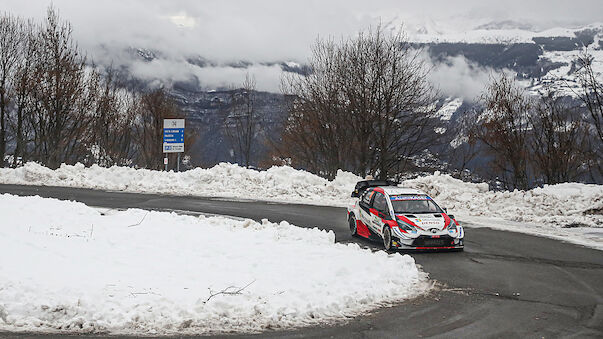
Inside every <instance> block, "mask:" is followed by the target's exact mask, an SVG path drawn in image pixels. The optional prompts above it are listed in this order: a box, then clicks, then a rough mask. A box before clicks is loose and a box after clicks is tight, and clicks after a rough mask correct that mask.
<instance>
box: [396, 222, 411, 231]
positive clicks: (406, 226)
mask: <svg viewBox="0 0 603 339" xmlns="http://www.w3.org/2000/svg"><path fill="white" fill-rule="evenodd" d="M396 221H397V222H398V227H400V228H401V229H403V230H405V231H408V232H411V231H414V230H415V228H414V227H412V226H410V225H409V224H407V223H405V222H404V221H401V220H396Z"/></svg>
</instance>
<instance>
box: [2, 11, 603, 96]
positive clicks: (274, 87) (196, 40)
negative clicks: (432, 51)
mask: <svg viewBox="0 0 603 339" xmlns="http://www.w3.org/2000/svg"><path fill="white" fill-rule="evenodd" d="M51 3H52V4H53V5H54V6H55V7H56V8H57V9H58V10H59V11H60V13H61V15H62V17H63V18H65V19H66V20H69V21H70V22H71V23H72V24H73V28H74V35H75V37H76V39H77V40H78V42H79V44H80V46H81V47H82V48H83V49H84V50H86V51H87V52H88V54H89V56H90V57H91V58H92V59H93V60H94V61H95V62H96V63H98V64H101V65H103V64H104V65H106V64H109V63H111V62H113V63H114V64H116V65H124V66H127V67H128V69H129V70H130V71H131V72H132V73H133V74H134V75H135V76H137V77H139V78H141V79H144V80H148V81H152V80H159V81H164V82H174V81H185V82H193V83H194V82H198V85H199V86H200V88H204V89H212V88H217V87H227V86H229V85H231V84H235V83H239V82H240V81H241V80H242V79H243V77H244V74H245V73H247V72H249V73H251V74H253V75H254V76H255V77H256V79H257V85H258V88H259V89H261V90H266V91H272V92H277V91H278V89H279V84H280V76H281V72H282V69H283V67H281V66H279V64H280V63H283V62H294V63H299V64H303V63H304V62H305V60H306V59H307V57H308V55H309V54H310V48H311V45H312V43H313V42H314V41H315V39H316V38H317V37H318V36H321V37H333V38H335V39H339V38H341V37H345V36H350V35H354V34H356V33H357V32H358V31H360V30H363V29H366V28H367V27H369V26H371V25H373V26H374V25H378V24H380V23H381V24H382V25H385V26H387V27H391V28H392V29H399V28H400V27H402V26H403V27H404V29H405V31H406V32H407V33H408V35H409V38H410V39H411V40H413V39H414V40H417V41H423V42H425V41H426V40H427V41H431V40H439V39H444V40H449V39H450V38H451V37H453V39H463V37H465V38H467V37H468V36H467V34H466V32H469V31H475V30H476V29H477V30H478V31H491V32H492V31H494V32H496V31H497V30H498V31H500V30H506V31H507V32H511V33H505V34H503V37H502V38H503V39H506V38H508V34H511V35H512V34H513V32H519V33H521V34H524V35H525V34H526V32H541V31H543V30H547V29H551V28H555V27H565V28H572V27H579V26H585V25H587V24H591V23H593V22H597V21H603V18H602V17H601V13H603V1H598V0H578V1H546V0H536V1H534V0H532V1H517V0H512V1H505V2H500V1H484V0H481V1H479V0H465V1H454V2H452V1H442V0H435V1H421V2H417V1H395V0H377V1H370V2H367V1H360V0H351V1H349V0H348V1H343V0H332V1H318V0H309V1H283V0H258V1H243V0H238V1H234V0H230V1H229V0H227V1H154V0H126V1H123V0H120V1H117V0H109V1H94V2H93V1H85V2H83V1H79V0H54V1H50V0H28V1H22V0H0V8H2V9H4V10H5V11H8V12H11V13H13V14H16V15H21V16H25V17H34V18H40V17H42V16H44V15H45V9H46V7H47V6H49V5H50V4H51ZM522 32H523V33H522ZM521 34H520V35H521ZM528 34H529V33H528ZM480 36H481V35H480ZM494 36H495V38H494V39H498V37H497V36H496V34H494ZM459 37H460V38H459ZM469 38H472V36H471V35H469ZM472 39H475V37H473V38H472ZM132 50H134V51H141V52H142V53H143V54H146V56H150V58H145V57H142V58H133V57H132ZM149 53H150V54H149ZM138 54H139V55H140V54H141V53H138ZM191 60H194V61H195V62H192V63H191ZM200 65H201V66H203V67H198V66H200ZM446 65H447V66H438V67H436V70H441V71H442V72H443V73H442V75H435V76H434V79H439V80H445V79H448V78H450V77H454V76H464V75H466V76H468V78H467V80H468V81H469V83H470V85H471V86H469V87H477V86H478V83H476V81H478V82H481V80H480V79H482V78H483V76H484V73H479V74H477V75H476V74H468V73H467V72H466V71H467V63H466V62H465V61H464V60H462V59H459V58H457V59H455V60H453V62H449V63H447V64H446ZM456 66H458V68H457V67H456ZM486 73H487V72H486ZM454 84H455V83H451V84H450V83H446V82H443V83H441V84H439V86H440V87H441V88H442V89H446V88H449V87H450V88H455V87H456V86H455V85H454ZM453 92H454V91H453ZM470 92H474V91H473V90H471V91H470ZM451 94H455V93H451Z"/></svg>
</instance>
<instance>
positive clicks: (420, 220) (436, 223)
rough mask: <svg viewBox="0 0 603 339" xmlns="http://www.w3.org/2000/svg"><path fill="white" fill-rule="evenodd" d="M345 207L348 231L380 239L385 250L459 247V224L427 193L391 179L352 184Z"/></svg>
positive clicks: (460, 244) (461, 233) (461, 231)
mask: <svg viewBox="0 0 603 339" xmlns="http://www.w3.org/2000/svg"><path fill="white" fill-rule="evenodd" d="M352 197H356V198H358V200H357V201H356V202H355V203H354V205H352V206H350V207H348V222H349V225H350V231H351V232H352V235H355V236H356V235H357V236H360V237H364V238H368V239H372V240H382V241H383V245H384V247H385V249H386V250H388V251H389V250H392V249H404V250H459V251H462V250H463V248H464V245H463V238H464V236H465V232H464V231H463V227H461V226H460V225H459V223H458V222H457V221H456V220H455V218H454V216H453V215H448V214H447V213H446V211H444V210H443V209H442V208H440V207H439V206H438V205H437V204H436V203H435V202H434V201H433V199H431V197H430V196H428V195H427V194H425V193H423V192H421V191H419V190H415V189H410V188H402V187H398V185H397V184H396V183H394V182H391V181H380V180H366V181H360V182H358V183H357V184H356V189H355V190H354V192H352Z"/></svg>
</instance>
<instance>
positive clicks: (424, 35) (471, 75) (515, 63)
mask: <svg viewBox="0 0 603 339" xmlns="http://www.w3.org/2000/svg"><path fill="white" fill-rule="evenodd" d="M385 26H386V28H387V27H389V28H391V29H392V30H394V29H397V28H396V27H400V26H399V25H398V22H397V21H396V20H395V19H394V20H392V21H391V22H389V23H388V24H386V25H385ZM405 31H406V32H407V34H408V39H409V41H411V42H412V44H413V45H414V46H416V47H418V48H423V49H424V50H425V51H426V53H425V56H426V58H428V59H429V61H430V62H431V63H433V65H434V66H435V67H434V70H433V72H436V73H437V72H443V73H442V74H440V76H437V75H438V74H435V75H436V76H435V77H434V79H435V80H434V82H435V85H436V86H438V87H440V88H441V92H442V100H440V103H439V105H441V110H440V113H441V117H442V119H443V120H446V121H449V123H450V125H449V127H448V128H447V130H449V131H453V130H455V131H462V128H459V126H458V124H459V123H460V121H461V120H462V119H461V116H462V114H463V113H464V112H467V111H470V110H471V109H473V108H474V106H475V104H474V102H475V99H476V96H477V95H478V94H479V92H481V91H482V90H483V88H484V86H485V84H486V82H487V81H488V80H489V77H490V75H492V74H493V73H494V72H497V71H500V70H509V71H512V72H515V73H516V74H517V76H518V78H520V79H521V80H522V83H524V84H525V85H526V87H528V88H529V90H531V91H533V92H536V91H538V90H541V89H542V88H543V87H544V86H545V85H547V86H553V87H557V88H558V89H560V90H562V91H565V92H566V93H567V94H569V95H571V94H572V91H571V86H575V83H573V81H574V79H573V73H574V72H575V70H576V67H575V61H576V59H577V57H578V56H579V55H580V53H582V52H583V51H584V50H585V49H586V50H588V52H589V53H590V54H591V55H593V56H594V58H595V60H594V64H593V67H594V69H595V70H596V71H599V72H603V23H596V24H591V25H587V26H583V27H570V28H564V27H557V28H551V27H547V28H544V29H543V28H539V27H537V26H536V25H534V24H531V23H526V22H522V21H519V20H517V21H509V20H506V21H488V22H478V23H473V25H472V27H469V28H465V29H463V28H462V27H461V28H457V27H455V26H452V25H450V24H449V23H447V24H443V23H438V22H436V21H434V20H431V19H421V20H420V21H417V22H415V23H412V22H411V23H409V24H407V25H405ZM120 60H122V63H121V64H122V69H123V70H124V71H125V73H127V74H128V75H131V77H130V80H129V82H130V84H131V85H132V86H136V87H140V88H144V87H148V86H156V85H157V83H163V84H164V85H166V86H167V88H169V89H170V91H171V93H172V94H173V96H174V97H175V98H176V99H177V101H178V102H179V103H180V104H181V106H182V108H183V110H184V111H185V112H186V113H187V115H188V117H189V120H190V121H191V122H192V124H191V125H190V126H193V127H194V128H197V129H199V135H201V138H199V141H198V143H197V145H194V147H193V148H194V149H195V150H197V151H198V153H199V154H200V156H199V158H198V161H200V162H201V163H203V164H204V165H212V164H215V163H217V162H220V161H233V160H234V159H233V158H232V155H231V154H232V153H231V152H230V148H231V146H230V145H229V144H228V141H227V140H226V139H225V138H224V137H223V136H222V134H221V131H220V110H223V109H224V107H225V106H227V105H228V101H229V96H230V93H231V91H232V88H233V87H232V86H233V85H231V86H228V85H227V84H225V83H223V82H219V81H215V78H216V74H228V75H232V77H231V78H232V79H233V80H232V84H236V83H237V82H239V81H240V80H242V78H243V77H242V76H241V77H240V80H237V79H239V75H243V74H245V73H246V72H249V73H251V74H253V75H255V76H256V78H257V79H258V85H259V89H260V90H263V91H262V92H259V93H258V101H257V103H258V109H259V110H260V111H261V112H262V113H264V115H265V116H266V117H268V119H267V121H268V124H270V125H275V124H277V123H278V121H281V120H282V119H283V118H284V116H285V114H286V112H285V111H284V109H283V106H282V104H283V100H282V96H281V95H280V94H279V93H278V86H276V85H275V86H273V88H272V89H270V88H267V89H266V88H262V83H265V82H267V81H271V80H269V79H270V77H272V78H274V79H276V80H277V81H278V78H279V76H280V74H282V73H283V72H296V73H301V74H303V73H307V72H308V71H309V70H308V68H307V66H305V65H304V64H303V63H302V62H300V61H294V60H266V61H264V62H257V61H256V62H251V61H247V60H239V61H231V62H219V61H214V60H209V59H207V58H205V57H203V56H201V55H197V56H181V57H174V55H173V54H171V53H167V52H165V51H161V50H159V49H158V50H146V49H140V48H131V49H129V50H128V51H126V52H124V53H122V55H121V58H120ZM155 70H156V71H155ZM274 79H272V81H274ZM568 86H569V87H568ZM449 88H453V89H455V90H454V91H450V90H449ZM440 132H442V131H440ZM268 133H272V131H269V132H268ZM465 139H466V138H465V136H464V135H459V136H458V137H456V138H454V140H455V142H454V143H453V144H451V147H454V146H457V147H458V146H459V145H461V144H462V143H463V140H465ZM264 152H265V150H262V149H260V150H258V156H260V157H261V156H262V155H263V153H264Z"/></svg>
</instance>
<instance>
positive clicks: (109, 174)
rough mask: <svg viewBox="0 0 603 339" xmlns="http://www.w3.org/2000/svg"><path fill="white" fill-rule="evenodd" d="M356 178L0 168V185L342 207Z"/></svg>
mask: <svg viewBox="0 0 603 339" xmlns="http://www.w3.org/2000/svg"><path fill="white" fill-rule="evenodd" d="M358 180H360V178H359V177H358V176H356V175H354V174H351V173H349V172H343V171H339V173H338V174H337V177H336V178H335V180H333V181H329V180H326V179H324V178H321V177H319V176H317V175H314V174H312V173H309V172H306V171H301V170H296V169H293V168H291V167H287V166H282V167H278V166H275V167H272V168H270V169H268V170H266V171H256V170H250V169H246V168H244V167H240V166H238V165H233V164H227V163H221V164H219V165H216V166H214V167H212V168H209V169H203V168H195V169H193V170H189V171H186V172H180V173H176V172H162V171H153V170H147V169H134V168H129V167H118V166H114V167H110V168H104V167H99V166H97V165H93V166H91V167H85V166H84V165H82V164H76V165H74V166H71V165H65V164H63V165H61V167H60V168H58V169H56V170H51V169H49V168H47V167H44V166H42V165H39V164H36V163H32V162H30V163H27V164H25V166H23V167H19V168H16V169H9V168H0V183H3V184H26V185H47V186H67V187H84V188H92V189H103V190H120V191H129V192H143V193H161V194H175V195H197V196H211V197H228V198H235V199H259V200H273V201H274V200H276V201H283V202H291V203H307V204H327V205H339V206H345V205H346V204H347V203H348V202H349V201H350V200H349V197H350V193H351V192H352V190H353V189H354V185H355V184H356V182H357V181H358Z"/></svg>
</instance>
